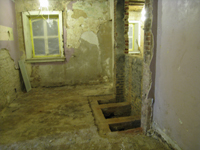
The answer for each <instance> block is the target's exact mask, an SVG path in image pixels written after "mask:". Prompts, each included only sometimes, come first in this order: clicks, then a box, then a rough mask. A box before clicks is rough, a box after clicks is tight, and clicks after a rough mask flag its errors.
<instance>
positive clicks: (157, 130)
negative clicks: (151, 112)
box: [152, 123, 182, 150]
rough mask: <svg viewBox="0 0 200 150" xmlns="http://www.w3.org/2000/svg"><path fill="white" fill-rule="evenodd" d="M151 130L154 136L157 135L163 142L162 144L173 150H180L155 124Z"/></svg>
mask: <svg viewBox="0 0 200 150" xmlns="http://www.w3.org/2000/svg"><path fill="white" fill-rule="evenodd" d="M152 129H153V131H154V133H155V134H157V136H158V137H160V138H161V140H163V142H166V143H167V144H168V145H169V146H170V147H172V148H173V149H174V150H182V149H181V148H180V147H179V146H178V144H177V143H176V142H175V141H173V140H172V139H171V138H170V137H169V136H168V135H167V134H166V133H165V132H164V131H163V130H161V129H160V128H159V127H158V126H157V124H156V123H153V124H152Z"/></svg>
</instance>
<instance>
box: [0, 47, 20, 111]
mask: <svg viewBox="0 0 200 150" xmlns="http://www.w3.org/2000/svg"><path fill="white" fill-rule="evenodd" d="M18 92H21V86H20V76H19V70H16V69H15V62H14V61H13V60H12V58H11V56H10V53H9V51H8V50H5V49H1V50H0V111H1V110H2V109H3V108H4V107H5V106H7V105H8V104H10V103H11V102H12V101H13V100H14V99H16V97H17V96H18Z"/></svg>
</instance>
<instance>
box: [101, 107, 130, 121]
mask: <svg viewBox="0 0 200 150" xmlns="http://www.w3.org/2000/svg"><path fill="white" fill-rule="evenodd" d="M101 110H102V112H103V115H104V117H105V118H106V119H108V118H118V117H125V116H130V115H131V106H130V105H125V106H120V107H108V108H102V109H101Z"/></svg>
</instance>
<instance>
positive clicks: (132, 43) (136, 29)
mask: <svg viewBox="0 0 200 150" xmlns="http://www.w3.org/2000/svg"><path fill="white" fill-rule="evenodd" d="M128 38H129V53H140V22H139V21H129V30H128Z"/></svg>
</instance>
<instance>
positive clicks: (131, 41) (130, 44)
mask: <svg viewBox="0 0 200 150" xmlns="http://www.w3.org/2000/svg"><path fill="white" fill-rule="evenodd" d="M129 49H133V38H129Z"/></svg>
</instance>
